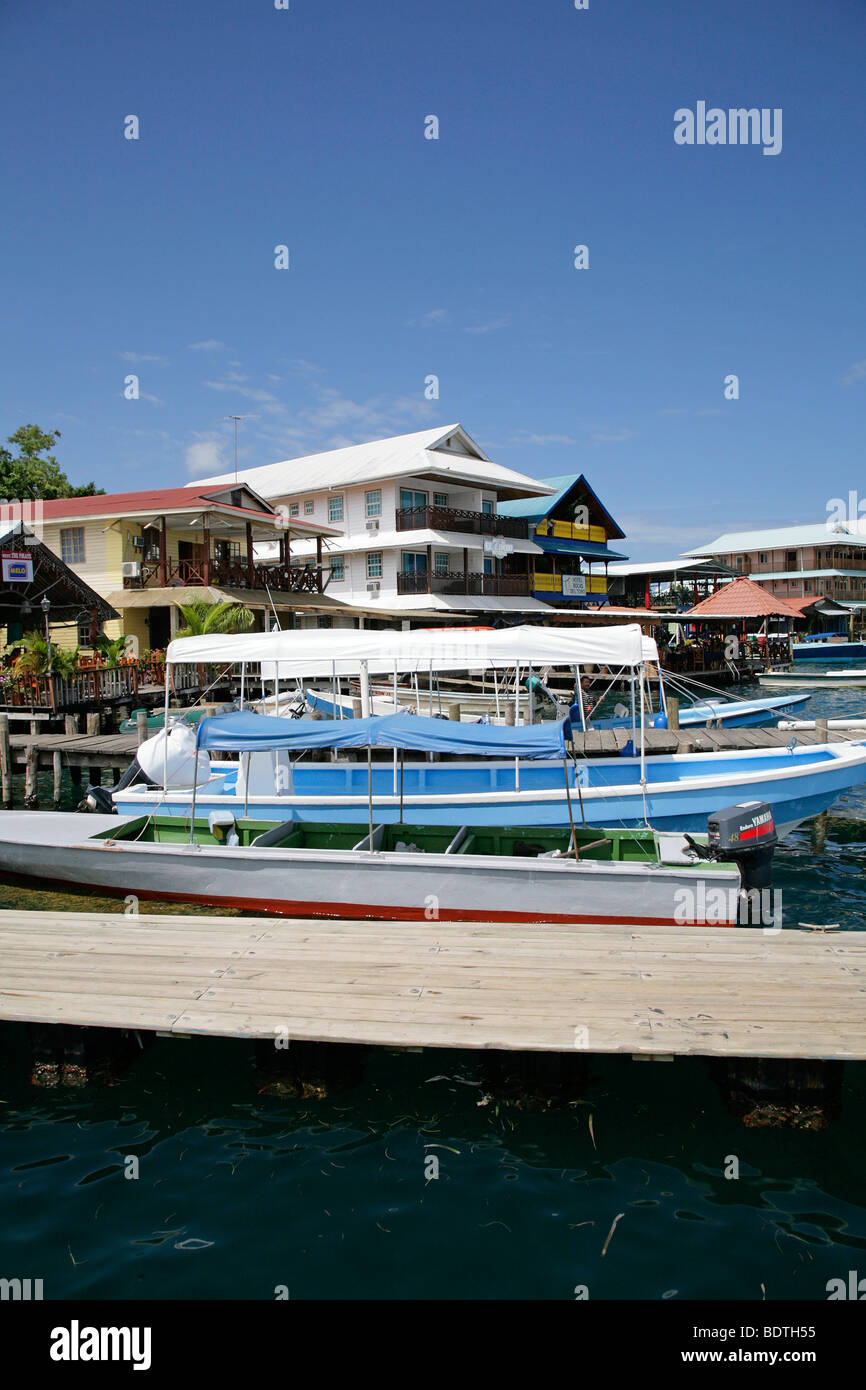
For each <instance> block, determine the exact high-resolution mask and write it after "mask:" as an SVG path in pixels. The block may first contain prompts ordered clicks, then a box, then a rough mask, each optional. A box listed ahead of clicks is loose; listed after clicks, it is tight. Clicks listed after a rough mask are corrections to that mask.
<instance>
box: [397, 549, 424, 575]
mask: <svg viewBox="0 0 866 1390" xmlns="http://www.w3.org/2000/svg"><path fill="white" fill-rule="evenodd" d="M401 563H402V568H403V573H404V574H426V573H427V551H426V550H404V551H403V558H402V562H401Z"/></svg>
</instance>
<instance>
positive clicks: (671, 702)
mask: <svg viewBox="0 0 866 1390" xmlns="http://www.w3.org/2000/svg"><path fill="white" fill-rule="evenodd" d="M667 706H668V728H669V729H678V728H679V727H680V701H679V696H678V695H668V697H667Z"/></svg>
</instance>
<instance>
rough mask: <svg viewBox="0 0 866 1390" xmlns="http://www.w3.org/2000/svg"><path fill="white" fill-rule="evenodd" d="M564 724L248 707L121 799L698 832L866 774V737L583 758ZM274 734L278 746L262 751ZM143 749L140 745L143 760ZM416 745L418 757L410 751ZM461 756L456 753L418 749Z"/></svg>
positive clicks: (293, 816)
mask: <svg viewBox="0 0 866 1390" xmlns="http://www.w3.org/2000/svg"><path fill="white" fill-rule="evenodd" d="M567 731H568V725H567V721H562V722H558V721H557V722H554V721H550V722H548V723H546V724H537V725H527V726H523V727H516V728H500V727H499V726H496V725H490V724H458V723H455V722H453V721H450V720H438V719H428V718H425V717H421V716H415V715H411V714H399V715H390V716H388V715H386V716H380V715H373V716H370V717H368V718H366V719H358V720H334V721H331V720H323V721H320V722H318V723H316V722H314V721H311V720H304V719H301V720H294V719H277V718H275V717H274V716H271V715H257V714H253V713H251V712H250V711H244V712H239V713H237V714H226V715H219V716H216V717H215V718H213V719H211V720H208V721H207V723H206V726H205V729H204V732H203V734H200V735H199V743H198V745H196V743H195V739H196V734H195V732H194V731H193V730H187V729H184V728H183V726H179V727H178V729H177V730H173V731H172V733H171V735H170V737H171V738H175V737H176V736H177V737H180V736H183V737H185V738H187V739H189V740H191V743H190V744H188V745H187V760H188V767H189V768H190V769H191V768H192V766H193V759H195V758H196V757H198V759H199V764H198V766H199V779H200V780H199V782H198V785H197V786H196V788H195V790H194V791H193V788H192V786H191V781H192V778H191V776H189V777H188V779H187V780H188V781H189V783H190V785H188V786H186V787H184V786H169V787H167V788H166V787H163V786H157V785H153V784H138V785H133V786H128V787H126V788H125V789H124V790H118V791H116V792H114V794H113V799H114V803H115V806H116V808H117V810H118V812H119V813H120V814H121V815H124V816H140V815H143V814H147V813H151V812H156V811H158V812H159V814H160V815H163V816H165V815H176V816H189V815H190V814H191V812H193V811H195V813H196V814H200V815H209V814H210V813H211V812H213V811H231V812H232V813H233V814H234V815H236V816H239V815H244V816H253V817H254V818H256V819H259V820H276V821H288V820H292V821H306V822H312V821H328V822H332V823H347V824H356V823H357V822H358V821H359V820H363V819H364V816H365V814H366V810H367V806H368V802H369V799H370V797H371V796H372V798H373V799H374V801H375V805H376V820H377V822H378V823H379V824H388V825H390V824H395V823H398V822H401V821H406V822H409V823H411V824H413V825H467V826H493V825H512V826H516V825H521V826H538V827H541V826H549V827H552V826H559V827H564V826H567V825H568V824H569V818H570V816H571V817H573V818H574V820H575V822H576V823H578V824H586V825H594V826H599V827H606V826H623V827H637V826H643V825H647V824H649V825H651V826H653V827H654V828H655V829H658V830H680V831H700V830H701V829H702V828H706V823H707V816H708V815H709V814H710V813H711V812H713V811H716V810H721V809H722V808H723V807H725V806H729V805H731V804H733V803H734V802H743V801H750V800H754V801H767V802H769V804H770V806H771V807H772V809H773V815H774V818H775V821H776V827H777V830H779V832H780V833H782V832H786V831H788V830H791V829H792V828H794V827H795V826H797V825H799V824H800V823H801V822H802V821H804V820H807V819H808V818H809V817H810V816H814V815H817V814H818V813H819V812H820V811H824V810H826V809H827V808H828V807H829V806H831V805H832V804H833V802H834V801H836V800H837V798H838V797H839V796H841V795H842V794H843V793H844V792H846V791H848V790H849V789H850V788H851V787H854V786H857V785H858V784H860V783H862V782H864V781H866V742H861V743H834V744H820V745H817V746H815V745H812V746H807V747H802V746H798V745H797V743H796V739H795V737H793V736H792V739H791V744H790V746H789V747H786V748H781V749H779V748H757V749H746V750H743V751H735V752H729V753H715V754H713V753H695V754H673V755H671V756H655V757H652V758H646V759H642V758H641V757H640V756H633V757H624V758H590V759H586V760H580V761H576V760H575V759H573V758H571V757H569V756H568V753H567V745H566V733H567ZM317 733H318V734H319V735H320V736H321V740H322V742H321V746H322V747H323V748H325V747H327V748H334V747H342V748H344V749H347V748H356V749H357V748H364V749H366V748H368V747H369V748H370V749H372V748H379V749H381V748H390V749H393V750H395V753H396V750H403V754H404V756H403V758H402V759H401V758H399V757H396V756H395V759H394V760H393V761H385V762H380V761H371V763H370V765H368V763H367V761H366V760H365V761H363V762H349V761H346V760H343V759H341V760H338V761H336V762H310V761H309V760H308V759H307V758H306V757H305V753H306V750H307V749H309V748H310V747H311V746H314V745H315V741H316V737H317ZM163 737H164V736H163V735H158V736H157V738H158V739H161V738H163ZM527 740H531V743H529V742H527ZM153 742H156V741H155V740H154V741H153ZM264 744H266V745H267V747H268V751H267V752H265V751H259V750H260V749H262V746H263V745H264ZM220 748H231V749H234V750H238V749H240V750H241V756H240V761H239V762H232V763H228V764H222V763H218V762H210V761H209V759H208V760H205V759H204V757H203V755H204V754H205V753H206V752H208V751H216V750H218V749H220ZM146 749H147V745H146V744H145V745H142V749H140V750H139V758H140V759H142V760H143V761H147V754H146V752H145V750H146ZM530 749H532V750H533V751H532V752H530ZM475 750H477V754H478V755H479V756H472V755H473V752H474V751H475ZM406 751H409V752H411V753H413V754H415V757H414V758H413V759H412V760H411V761H410V760H407V759H406V758H405V753H406ZM154 752H155V755H156V760H157V762H158V761H159V758H160V751H159V749H158V748H157V749H155V750H154ZM293 753H294V754H295V755H296V756H293ZM454 753H460V754H461V755H462V756H461V760H460V761H459V762H445V761H434V762H428V761H422V760H420V759H419V757H418V755H419V754H420V757H421V759H423V758H425V757H426V756H429V755H431V754H432V755H440V757H441V755H448V754H454ZM527 754H529V756H527ZM503 755H505V756H503ZM512 755H513V756H512ZM174 756H175V755H174V753H173V752H172V754H171V757H172V759H174Z"/></svg>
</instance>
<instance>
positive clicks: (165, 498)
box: [42, 484, 340, 536]
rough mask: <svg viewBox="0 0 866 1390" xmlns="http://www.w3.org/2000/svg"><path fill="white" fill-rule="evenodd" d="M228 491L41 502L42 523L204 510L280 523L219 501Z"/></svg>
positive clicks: (179, 490)
mask: <svg viewBox="0 0 866 1390" xmlns="http://www.w3.org/2000/svg"><path fill="white" fill-rule="evenodd" d="M226 491H228V486H227V485H226V484H223V485H221V486H220V487H216V488H211V489H209V490H208V491H207V492H197V491H196V490H195V489H194V488H190V487H170V488H157V489H152V490H149V491H146V492H106V493H102V494H100V495H97V496H95V497H57V498H53V499H51V500H48V501H45V502H43V503H42V517H43V520H45V521H58V520H62V519H63V518H64V517H73V516H74V517H88V516H128V515H131V514H136V513H140V512H149V513H152V514H153V515H154V516H159V515H160V514H161V513H162V512H172V511H187V512H191V511H198V510H199V509H201V508H205V507H220V508H222V509H225V510H226V511H229V512H235V513H236V514H237V515H238V516H246V517H249V518H250V520H253V519H254V518H255V519H258V520H261V521H271V522H274V523H276V522H277V521H278V520H279V517H278V514H277V513H276V512H269V511H262V510H260V509H259V508H258V507H235V506H233V505H232V504H231V503H230V502H223V501H220V500H219V494H220V493H224V492H226ZM291 527H292V529H293V530H294V529H295V528H296V527H298V528H304V527H306V528H307V529H309V530H310V531H313V532H323V533H325V534H328V535H335V536H336V535H339V534H340V532H339V531H336V530H334V528H333V527H330V526H317V525H316V524H315V523H314V522H307V521H299V520H298V519H297V518H295V517H293V518H292V520H291Z"/></svg>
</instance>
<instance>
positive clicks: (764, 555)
mask: <svg viewBox="0 0 866 1390" xmlns="http://www.w3.org/2000/svg"><path fill="white" fill-rule="evenodd" d="M758 563H759V564H761V565H767V564H769V563H770V556H769V554H768V552H767V551H766V550H762V551H761V553H760V555H759V556H758Z"/></svg>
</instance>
